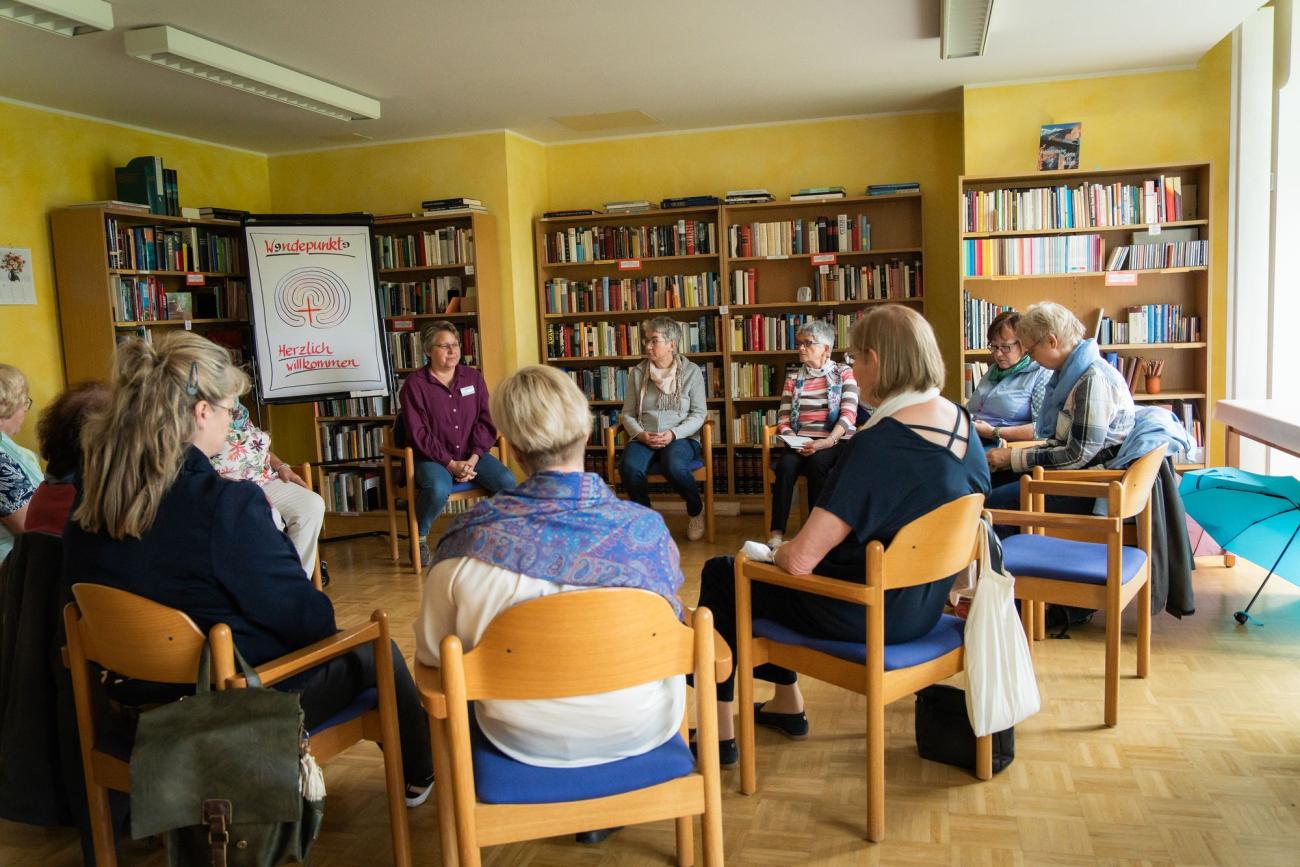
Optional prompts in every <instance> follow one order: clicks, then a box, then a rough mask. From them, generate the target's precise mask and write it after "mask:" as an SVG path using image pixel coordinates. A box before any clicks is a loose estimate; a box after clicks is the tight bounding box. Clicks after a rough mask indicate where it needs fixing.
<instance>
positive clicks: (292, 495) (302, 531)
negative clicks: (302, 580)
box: [262, 479, 325, 578]
mask: <svg viewBox="0 0 1300 867" xmlns="http://www.w3.org/2000/svg"><path fill="white" fill-rule="evenodd" d="M262 490H263V491H264V492H265V493H266V499H267V500H269V501H270V503H271V508H272V509H273V510H275V511H276V512H277V513H279V515H280V519H281V520H282V521H284V532H285V533H286V534H288V536H289V541H290V542H293V546H294V547H295V548H297V549H298V559H299V560H301V561H302V568H303V571H304V572H306V573H307V577H308V578H310V577H311V575H312V573H313V572H315V571H316V542H317V540H319V539H320V531H321V527H323V526H324V525H325V501H324V500H322V499H321V496H320V494H317V493H316V492H315V491H309V490H307V489H306V488H304V487H302V486H301V485H295V484H292V483H290V482H284V481H281V480H280V479H272V480H271V481H269V482H267V483H266V484H264V485H262Z"/></svg>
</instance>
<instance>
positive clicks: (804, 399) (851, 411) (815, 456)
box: [767, 319, 858, 548]
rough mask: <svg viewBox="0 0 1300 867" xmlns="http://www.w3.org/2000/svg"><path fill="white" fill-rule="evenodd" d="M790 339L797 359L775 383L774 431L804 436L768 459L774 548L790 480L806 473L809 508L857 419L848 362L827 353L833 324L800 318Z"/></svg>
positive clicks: (854, 383) (854, 385) (778, 539)
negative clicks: (777, 393) (777, 388)
mask: <svg viewBox="0 0 1300 867" xmlns="http://www.w3.org/2000/svg"><path fill="white" fill-rule="evenodd" d="M794 339H795V347H796V348H797V349H798V351H799V361H800V364H799V366H798V367H797V368H795V369H794V370H792V371H790V372H789V373H787V374H786V377H785V386H784V387H783V388H782V389H781V408H780V410H779V411H778V412H777V417H776V424H777V434H778V435H779V436H785V435H791V436H800V437H807V438H808V442H806V443H804V444H803V445H801V446H797V447H796V446H791V447H790V448H788V449H783V450H781V451H780V452H779V454H778V455H777V458H776V460H775V461H774V462H773V464H774V465H773V467H772V471H773V475H774V476H775V477H776V478H775V481H774V483H773V485H772V526H771V527H769V528H768V536H769V538H768V540H767V543H768V544H769V545H771V546H772V547H774V548H775V547H776V546H777V545H779V544H781V542H782V541H783V539H784V537H785V525H786V521H787V520H789V517H790V502H791V500H793V499H794V485H795V482H797V481H798V480H799V476H801V475H803V476H807V478H808V509H809V511H811V510H812V507H813V506H815V505H817V500H818V499H819V498H820V497H821V492H822V486H823V485H825V484H826V478H827V477H828V476H829V475H830V472H831V469H832V468H833V467H834V466H835V460H836V458H837V457H838V456H839V449H837V448H836V447H835V446H836V445H837V444H838V443H839V441H840V440H842V439H848V438H849V437H851V436H853V431H854V430H855V429H856V427H857V420H858V381H857V380H856V379H855V378H854V376H853V368H852V367H851V366H850V365H848V364H838V363H837V362H836V361H835V360H834V359H833V358H831V350H833V349H834V348H835V329H834V328H832V327H831V324H830V323H829V322H827V321H826V320H825V319H814V320H812V321H810V322H806V323H804V324H803V325H802V326H801V327H800V328H799V330H798V332H796V333H795V337H794Z"/></svg>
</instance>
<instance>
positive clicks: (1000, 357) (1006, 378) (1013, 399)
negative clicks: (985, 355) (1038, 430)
mask: <svg viewBox="0 0 1300 867" xmlns="http://www.w3.org/2000/svg"><path fill="white" fill-rule="evenodd" d="M1019 321H1020V314H1019V313H1017V312H1016V311H1014V310H1004V311H1002V312H1001V313H999V314H998V315H997V316H996V317H994V319H993V321H992V322H990V323H989V329H988V339H989V341H988V346H989V352H990V353H992V355H993V365H992V366H991V367H989V369H988V372H987V373H985V374H984V376H983V378H981V379H980V381H979V384H978V385H976V386H975V392H974V393H973V394H972V395H971V396H970V399H969V400H967V401H966V409H968V410H969V411H970V415H971V418H972V419H973V420H974V421H975V431H976V432H977V433H978V434H979V435H980V439H982V440H983V441H984V442H985V444H987V445H990V446H993V445H998V444H999V442H998V441H999V440H1002V441H1003V442H1022V441H1025V440H1032V439H1034V420H1035V419H1036V418H1037V417H1038V410H1039V409H1040V408H1041V407H1042V405H1043V395H1044V394H1046V392H1047V380H1049V379H1051V377H1052V371H1050V370H1047V369H1046V368H1044V367H1041V366H1040V365H1039V364H1038V363H1037V362H1035V361H1034V360H1033V359H1032V358H1030V357H1029V355H1028V353H1026V352H1025V348H1024V346H1022V345H1021V343H1020V338H1018V337H1016V323H1017V322H1019Z"/></svg>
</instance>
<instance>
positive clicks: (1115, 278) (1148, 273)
mask: <svg viewBox="0 0 1300 867" xmlns="http://www.w3.org/2000/svg"><path fill="white" fill-rule="evenodd" d="M1162 176H1163V177H1165V178H1173V179H1177V182H1176V183H1177V186H1178V188H1179V189H1180V190H1181V193H1182V195H1181V213H1179V212H1177V211H1176V210H1175V209H1173V208H1170V209H1168V210H1166V212H1164V213H1163V214H1160V213H1155V212H1153V211H1151V209H1150V208H1149V207H1147V208H1142V207H1139V208H1138V209H1136V210H1134V209H1132V208H1130V209H1129V210H1128V211H1127V214H1128V215H1130V218H1129V219H1110V220H1108V222H1111V223H1113V224H1112V225H1089V224H1088V223H1089V222H1091V221H1089V220H1088V219H1087V217H1086V215H1085V214H1084V212H1083V211H1080V210H1076V219H1075V220H1074V221H1073V222H1072V223H1071V222H1069V221H1067V220H1061V219H1051V218H1049V221H1050V222H1051V223H1052V225H1044V224H1037V225H1035V224H1033V223H1032V222H1031V223H1029V224H1021V225H1018V226H1013V227H1010V228H1005V227H999V228H997V229H996V230H990V226H988V225H971V214H970V213H968V194H972V195H973V194H976V193H990V192H993V191H999V190H1011V191H1020V192H1024V191H1029V190H1039V189H1043V188H1051V187H1061V186H1064V187H1067V188H1069V189H1071V190H1077V189H1079V188H1080V186H1081V185H1092V184H1100V185H1103V186H1109V187H1114V186H1117V185H1136V186H1137V187H1138V188H1139V189H1140V188H1141V187H1142V186H1143V184H1144V182H1146V181H1152V180H1157V179H1159V178H1160V177H1162ZM1211 196H1212V187H1211V166H1210V164H1209V163H1185V164H1177V165H1156V166H1139V167H1135V168H1121V169H1111V170H1106V171H1096V172H1083V171H1059V172H1040V173H1038V174H1033V175H1013V176H983V177H962V178H961V179H960V183H959V193H958V213H959V214H960V217H959V220H960V224H959V228H960V230H961V231H960V238H961V240H960V241H959V248H958V256H959V259H958V261H959V267H960V273H961V274H962V277H961V289H962V292H961V293H960V298H961V300H960V301H959V310H958V315H959V316H960V317H961V319H960V321H961V326H962V327H961V333H962V335H963V340H964V341H965V342H964V344H963V360H964V361H965V362H966V365H965V366H966V367H967V368H968V370H967V371H965V372H966V374H967V376H966V378H965V379H964V382H965V383H967V385H966V388H967V390H969V382H970V381H971V380H970V374H971V372H972V371H971V370H970V369H969V368H970V367H971V365H972V363H975V362H984V363H987V362H988V360H989V359H990V356H989V354H988V352H987V350H986V349H984V348H983V343H984V334H983V329H984V328H985V327H986V320H987V316H988V313H987V312H985V313H984V314H983V315H982V316H981V318H980V319H979V320H978V321H976V320H974V319H973V318H972V316H974V315H976V314H979V313H980V311H979V310H978V309H977V306H976V305H973V304H968V303H967V298H971V299H974V300H977V301H985V302H989V303H991V304H993V305H1007V306H1011V307H1014V308H1015V309H1017V310H1024V309H1025V308H1026V307H1028V306H1029V305H1030V304H1033V303H1036V302H1038V301H1055V302H1057V303H1059V304H1063V305H1065V306H1066V307H1068V308H1070V309H1071V310H1072V311H1074V313H1075V315H1076V316H1078V317H1079V319H1080V321H1082V322H1083V323H1084V325H1085V327H1086V328H1088V329H1090V330H1091V329H1093V328H1095V327H1096V325H1097V322H1098V310H1099V309H1100V310H1103V311H1105V314H1106V316H1107V317H1109V318H1112V319H1114V320H1115V321H1116V322H1119V323H1121V324H1127V312H1128V310H1129V308H1132V307H1144V306H1146V305H1179V307H1180V308H1181V315H1182V316H1184V317H1197V318H1198V319H1199V328H1198V330H1197V333H1195V334H1188V335H1184V336H1186V337H1187V339H1186V340H1178V339H1172V338H1166V339H1163V340H1159V341H1157V342H1143V341H1142V340H1140V339H1137V337H1136V336H1134V335H1130V336H1129V338H1128V339H1127V340H1126V341H1123V342H1110V343H1103V344H1100V345H1099V346H1098V348H1099V349H1100V350H1101V351H1102V353H1103V354H1104V353H1107V352H1114V353H1117V354H1118V355H1119V356H1120V357H1121V358H1131V357H1141V358H1144V359H1160V360H1163V361H1164V362H1165V369H1164V374H1163V376H1162V380H1163V381H1162V389H1161V392H1160V393H1159V394H1147V393H1146V390H1145V381H1144V378H1143V376H1141V374H1140V372H1139V375H1138V376H1137V377H1136V379H1135V382H1134V391H1135V393H1134V395H1133V399H1134V400H1135V401H1137V402H1139V403H1143V404H1149V403H1163V402H1169V403H1171V404H1174V408H1175V410H1180V409H1181V408H1182V407H1181V404H1182V403H1183V402H1187V403H1189V404H1190V406H1191V409H1192V411H1193V412H1194V413H1195V417H1196V419H1197V420H1199V422H1200V432H1201V442H1199V443H1198V445H1202V446H1204V445H1205V444H1206V443H1205V439H1206V438H1207V437H1208V434H1209V429H1210V421H1211V414H1212V406H1211V401H1209V399H1208V397H1207V395H1208V394H1210V392H1211V377H1210V345H1209V335H1210V334H1211V328H1212V327H1213V319H1212V307H1211V303H1210V302H1211V290H1212V286H1211V276H1210V275H1211V274H1212V273H1213V272H1212V270H1211V266H1212V264H1213V263H1212V261H1211V258H1210V257H1211V251H1212V247H1213V245H1212V228H1213V227H1212V225H1211V221H1210V219H1209V216H1210V215H1211V214H1212V213H1213V211H1212V210H1211V208H1212V200H1211ZM1138 199H1139V204H1141V199H1142V197H1141V196H1139V197H1138ZM986 213H987V211H986ZM1003 213H1004V214H1005V213H1006V212H1005V211H1004V212H1003ZM1051 213H1053V214H1056V213H1058V212H1056V211H1052V212H1051ZM1124 215H1125V214H1123V213H1118V212H1117V213H1114V214H1109V215H1108V217H1123V216H1124ZM1148 218H1150V221H1149V222H1148V221H1147V220H1148ZM1153 228H1154V231H1158V232H1160V233H1161V234H1163V233H1164V232H1165V230H1174V229H1176V230H1190V234H1192V235H1194V236H1195V239H1196V240H1199V241H1202V242H1204V247H1205V251H1204V260H1203V264H1196V265H1190V266H1181V267H1168V268H1143V269H1132V268H1123V267H1122V268H1121V269H1119V270H1118V271H1108V270H1106V268H1107V267H1108V263H1109V259H1110V257H1111V255H1112V253H1113V251H1114V249H1115V248H1116V247H1117V246H1124V245H1129V244H1132V243H1134V240H1133V235H1134V233H1135V232H1149V231H1152V230H1153ZM976 229H979V231H976ZM1182 234H1184V231H1179V232H1178V233H1176V234H1175V235H1174V238H1175V239H1176V238H1177V237H1178V236H1181V235H1182ZM1077 235H1099V236H1100V238H1101V243H1102V256H1101V259H1100V265H1098V266H1097V267H1092V268H1089V269H1088V270H1087V271H1080V272H1075V273H1062V274H1032V275H1010V276H1003V275H998V276H974V275H971V273H970V272H971V271H972V270H973V269H972V268H971V266H970V262H969V258H968V257H969V256H970V254H971V243H970V242H978V241H984V240H993V239H999V240H1003V239H1016V238H1053V237H1068V236H1077ZM1151 241H1153V242H1156V243H1160V242H1161V241H1160V236H1159V235H1155V236H1154V237H1153V238H1151ZM1090 264H1093V263H1091V262H1090ZM1125 264H1127V261H1126V262H1125ZM1088 336H1090V337H1091V336H1096V335H1094V334H1093V333H1091V332H1090V333H1089V335H1088ZM1146 336H1147V335H1142V337H1146ZM1177 336H1179V335H1175V336H1174V337H1175V338H1176V337H1177ZM972 341H974V345H972ZM1200 465H1201V464H1200V463H1190V464H1187V465H1186V466H1188V467H1192V466H1200Z"/></svg>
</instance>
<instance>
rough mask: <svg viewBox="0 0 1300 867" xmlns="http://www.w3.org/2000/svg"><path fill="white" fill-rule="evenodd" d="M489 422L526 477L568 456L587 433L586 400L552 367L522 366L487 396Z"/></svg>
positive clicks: (569, 380) (579, 446) (568, 380)
mask: <svg viewBox="0 0 1300 867" xmlns="http://www.w3.org/2000/svg"><path fill="white" fill-rule="evenodd" d="M491 409H492V418H493V419H494V420H495V421H496V424H497V426H498V427H499V428H501V433H503V434H505V437H506V440H507V441H508V442H509V443H510V448H511V450H512V451H514V452H515V455H516V456H517V457H518V458H519V462H520V463H521V464H523V465H524V468H525V469H526V470H528V471H529V472H530V473H535V472H539V471H541V470H545V469H548V468H550V467H553V466H555V465H556V464H558V463H560V462H562V461H564V460H565V459H567V458H569V457H570V456H572V455H573V453H574V452H575V450H580V449H581V448H582V446H583V444H585V443H586V442H587V436H588V435H589V434H590V433H591V410H590V409H589V408H588V407H587V398H586V397H585V396H584V395H583V393H582V392H581V391H580V390H579V389H578V386H577V385H576V384H575V383H574V381H573V380H572V379H570V378H569V377H568V376H566V375H565V374H564V373H561V372H560V371H558V370H556V369H555V368H553V367H543V366H541V365H537V364H534V365H530V366H528V367H524V368H521V369H520V370H519V371H517V372H516V373H514V374H512V375H511V376H508V377H506V379H505V381H504V382H502V383H501V385H500V386H499V387H498V388H497V389H496V391H495V392H493V394H492V403H491Z"/></svg>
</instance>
